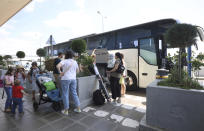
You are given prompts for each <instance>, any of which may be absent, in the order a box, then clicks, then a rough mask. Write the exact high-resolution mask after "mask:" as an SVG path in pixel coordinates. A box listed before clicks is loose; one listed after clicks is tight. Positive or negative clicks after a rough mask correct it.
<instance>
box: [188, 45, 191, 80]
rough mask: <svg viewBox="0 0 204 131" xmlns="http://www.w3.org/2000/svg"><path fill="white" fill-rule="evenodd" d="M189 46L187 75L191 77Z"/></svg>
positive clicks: (189, 51) (189, 49) (189, 50)
mask: <svg viewBox="0 0 204 131" xmlns="http://www.w3.org/2000/svg"><path fill="white" fill-rule="evenodd" d="M190 61H191V46H190V47H188V75H189V77H191V63H190Z"/></svg>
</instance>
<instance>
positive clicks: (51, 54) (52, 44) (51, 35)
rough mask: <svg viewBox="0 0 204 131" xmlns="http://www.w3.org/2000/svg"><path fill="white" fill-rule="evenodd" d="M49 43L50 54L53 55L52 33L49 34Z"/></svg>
mask: <svg viewBox="0 0 204 131" xmlns="http://www.w3.org/2000/svg"><path fill="white" fill-rule="evenodd" d="M50 44H51V56H53V43H52V35H50Z"/></svg>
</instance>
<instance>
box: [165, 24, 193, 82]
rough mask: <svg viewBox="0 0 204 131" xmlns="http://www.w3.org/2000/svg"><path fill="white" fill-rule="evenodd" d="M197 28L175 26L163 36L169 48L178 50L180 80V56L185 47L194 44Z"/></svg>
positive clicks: (183, 25)
mask: <svg viewBox="0 0 204 131" xmlns="http://www.w3.org/2000/svg"><path fill="white" fill-rule="evenodd" d="M196 37H197V28H196V27H195V26H193V25H190V24H175V25H173V26H172V27H171V28H169V29H168V30H167V32H166V34H165V36H164V38H165V41H166V43H167V44H169V46H170V48H179V57H178V65H179V66H178V67H179V68H178V73H179V75H178V76H179V80H180V79H181V55H182V51H183V50H185V47H189V46H191V45H195V44H196Z"/></svg>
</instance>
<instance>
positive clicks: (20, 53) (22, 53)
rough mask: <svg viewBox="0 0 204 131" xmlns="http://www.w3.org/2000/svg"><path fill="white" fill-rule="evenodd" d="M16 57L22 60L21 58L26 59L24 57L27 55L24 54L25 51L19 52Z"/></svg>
mask: <svg viewBox="0 0 204 131" xmlns="http://www.w3.org/2000/svg"><path fill="white" fill-rule="evenodd" d="M16 56H17V57H18V58H20V59H21V58H24V57H25V53H24V52H23V51H18V52H17V53H16Z"/></svg>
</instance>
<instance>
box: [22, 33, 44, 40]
mask: <svg viewBox="0 0 204 131" xmlns="http://www.w3.org/2000/svg"><path fill="white" fill-rule="evenodd" d="M22 36H23V37H25V38H30V39H40V38H42V37H43V34H42V33H40V32H23V33H22Z"/></svg>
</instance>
